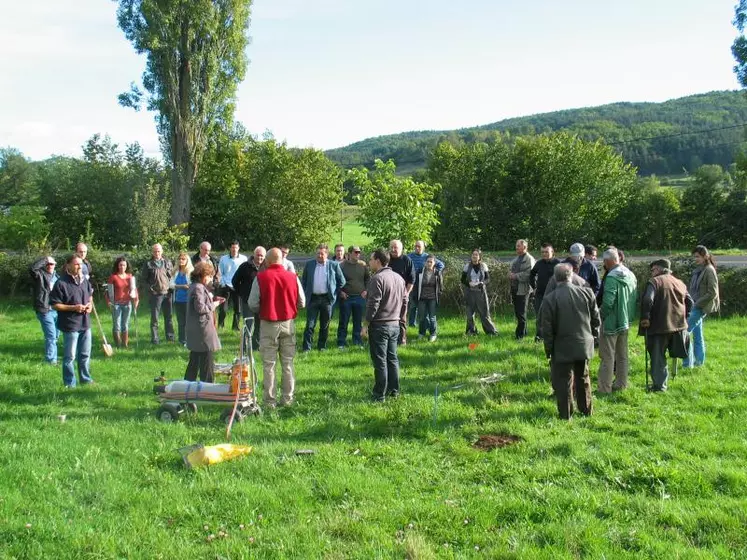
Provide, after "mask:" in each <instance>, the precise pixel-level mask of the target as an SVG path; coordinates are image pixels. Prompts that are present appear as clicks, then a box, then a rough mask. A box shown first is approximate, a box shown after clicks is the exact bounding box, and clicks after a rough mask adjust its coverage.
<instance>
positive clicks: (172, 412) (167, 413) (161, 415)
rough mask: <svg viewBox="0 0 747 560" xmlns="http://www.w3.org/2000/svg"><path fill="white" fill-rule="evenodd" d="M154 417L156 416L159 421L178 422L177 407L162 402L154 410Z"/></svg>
mask: <svg viewBox="0 0 747 560" xmlns="http://www.w3.org/2000/svg"><path fill="white" fill-rule="evenodd" d="M156 418H158V419H159V420H160V421H161V422H167V423H168V422H178V421H179V408H178V407H177V406H176V405H173V404H163V405H161V407H160V408H159V409H158V410H157V411H156Z"/></svg>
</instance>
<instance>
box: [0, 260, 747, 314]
mask: <svg viewBox="0 0 747 560" xmlns="http://www.w3.org/2000/svg"><path fill="white" fill-rule="evenodd" d="M122 254H124V255H125V256H126V257H127V258H128V260H129V261H130V264H131V265H132V267H133V269H134V271H135V273H136V274H137V273H139V271H140V269H141V267H142V265H143V264H144V263H145V262H147V261H148V260H149V259H150V253H140V254H128V253H122V252H116V251H93V252H90V253H89V254H88V258H89V260H90V261H91V265H92V266H93V270H94V273H95V274H94V277H95V279H96V283H97V284H103V283H104V282H105V281H106V279H107V278H108V277H109V275H110V274H111V270H112V266H113V264H114V259H115V258H116V257H118V256H120V255H122ZM68 255H69V253H68V254H64V255H63V254H55V255H54V257H55V259H57V262H58V265H57V268H58V269H60V270H61V269H62V265H63V263H64V262H65V259H66V258H67V256H68ZM169 257H170V258H172V259H174V260H175V255H169ZM38 258H39V255H29V254H7V253H2V252H0V296H3V297H12V296H25V295H28V296H29V301H30V297H31V296H30V294H31V278H30V276H29V274H28V269H29V267H30V266H31V264H32V263H33V262H34V261H35V260H36V259H38ZM439 258H441V260H442V261H444V263H445V264H446V269H445V272H444V285H445V288H444V293H443V294H442V298H441V307H442V308H443V309H449V310H451V311H459V312H463V311H464V291H463V289H462V285H461V283H460V277H461V273H462V269H463V268H464V264H465V263H466V262H467V260H466V255H465V256H464V257H459V256H446V257H441V256H439ZM485 263H486V264H487V265H488V267H489V268H490V276H491V279H490V283H489V284H488V297H489V299H490V304H491V309H492V310H493V311H495V310H496V309H501V310H508V309H509V308H510V304H511V295H510V288H509V282H508V264H507V263H504V262H500V261H497V260H495V259H493V258H491V257H488V258H486V259H485ZM628 266H629V268H630V269H631V270H632V271H633V272H634V273H635V275H636V277H637V278H638V286H639V289H641V288H642V287H643V286H644V285H645V283H646V282H648V279H649V267H648V263H646V262H632V263H628ZM297 268H298V269H300V267H298V266H297ZM693 268H694V264H693V263H692V261H691V259H688V258H675V259H673V260H672V269H673V272H674V274H675V276H677V277H678V278H680V279H681V280H682V281H684V282H685V284H688V283H689V282H690V276H691V274H692V271H693ZM718 276H719V288H720V295H721V312H720V313H721V315H747V268H727V267H724V268H720V269H719V270H718Z"/></svg>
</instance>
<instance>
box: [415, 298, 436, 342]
mask: <svg viewBox="0 0 747 560" xmlns="http://www.w3.org/2000/svg"><path fill="white" fill-rule="evenodd" d="M417 309H418V315H420V330H419V334H420V335H421V336H423V335H425V331H429V332H430V333H431V335H434V334H436V331H437V330H438V324H437V323H436V300H435V299H421V300H420V301H419V302H418V305H417Z"/></svg>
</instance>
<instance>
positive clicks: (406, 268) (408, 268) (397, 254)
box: [389, 239, 415, 345]
mask: <svg viewBox="0 0 747 560" xmlns="http://www.w3.org/2000/svg"><path fill="white" fill-rule="evenodd" d="M402 250H403V249H402V242H401V241H400V240H399V239H392V240H391V241H390V242H389V268H391V269H392V270H393V271H394V272H396V273H397V274H399V275H400V276H401V277H402V280H404V281H405V287H406V289H407V297H408V300H409V297H410V292H411V291H412V287H413V286H414V285H415V267H414V266H413V264H412V260H411V259H410V257H408V256H407V255H405V254H404V253H403V252H402ZM407 305H408V301H407V300H406V301H405V310H404V315H403V316H402V318H401V319H400V324H399V338H398V339H397V343H398V344H403V345H404V344H407Z"/></svg>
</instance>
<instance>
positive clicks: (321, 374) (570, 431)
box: [0, 302, 747, 559]
mask: <svg viewBox="0 0 747 560" xmlns="http://www.w3.org/2000/svg"><path fill="white" fill-rule="evenodd" d="M105 323H106V324H109V321H108V320H107V321H105ZM335 326H336V322H334V321H333V323H332V328H331V331H332V332H334V328H335ZM440 326H441V333H440V335H439V339H438V341H437V342H436V343H433V344H430V343H427V342H418V341H414V342H413V343H412V344H410V345H408V346H407V347H404V348H402V349H401V351H400V358H401V363H402V369H403V371H402V390H403V395H402V397H401V398H400V399H399V400H396V401H389V402H387V403H385V404H383V405H374V404H371V403H369V402H368V395H369V393H370V390H371V386H372V381H373V379H372V377H373V376H372V369H371V366H370V364H369V359H368V356H367V353H366V352H364V351H362V350H353V349H350V350H345V351H340V350H337V349H331V350H329V351H327V352H325V353H318V352H312V353H311V354H310V355H306V356H302V355H299V356H298V357H297V360H296V372H297V398H298V403H297V406H296V407H294V408H291V409H288V410H281V411H280V412H279V413H271V414H264V415H263V416H261V417H257V418H249V419H247V420H246V421H245V422H244V423H242V424H240V425H236V426H235V427H234V431H233V442H234V443H238V444H248V445H252V446H254V451H253V453H252V454H250V455H249V456H248V457H244V458H240V459H237V460H234V461H231V462H226V463H223V464H220V465H216V466H213V467H211V468H206V469H200V470H194V471H188V470H186V469H185V468H184V467H183V466H182V463H181V459H180V457H179V455H178V454H177V452H176V449H177V448H179V447H182V446H184V445H188V444H192V443H196V442H201V443H205V444H215V443H221V442H224V441H225V439H224V427H223V426H222V425H220V423H219V419H218V416H219V413H220V410H219V409H218V408H216V407H213V408H209V407H203V408H201V409H200V411H199V412H198V414H197V415H195V416H188V417H186V418H184V420H183V421H182V422H179V423H177V424H172V425H169V424H162V423H160V422H158V421H157V420H156V418H155V416H154V411H155V410H156V408H157V403H156V400H155V398H154V396H153V394H152V392H151V387H152V379H153V377H154V376H156V375H158V374H159V372H161V371H164V372H165V374H166V375H167V376H168V377H170V378H179V377H181V375H182V374H183V371H184V367H185V365H186V358H187V353H186V351H184V350H182V349H180V348H177V347H175V346H173V345H167V344H163V345H161V346H159V347H151V346H150V345H149V344H147V343H146V344H143V343H142V341H141V343H140V348H139V350H135V349H133V350H130V351H119V352H117V354H116V355H115V357H114V358H113V359H109V360H106V359H104V358H103V357H102V355H101V352H100V350H99V347H100V344H99V343H95V344H94V346H95V348H96V353H95V355H94V359H93V360H92V373H93V375H94V377H95V379H96V381H97V383H96V384H95V385H93V386H88V387H82V388H79V389H76V390H73V391H69V390H68V391H66V390H63V388H62V384H61V373H60V369H59V368H57V367H51V366H45V365H42V364H41V363H40V362H41V352H42V343H41V334H40V329H39V326H38V323H37V321H36V319H35V317H34V315H33V313H32V311H31V310H30V309H29V308H28V307H27V306H20V305H17V304H13V303H8V302H4V303H2V304H0V355H2V361H1V362H0V472H1V473H2V476H0V557H2V558H34V559H37V558H76V559H78V558H169V559H170V558H304V559H305V558H362V559H364V558H365V559H369V558H402V557H407V558H436V557H439V558H479V557H485V558H548V559H549V558H552V559H556V558H639V557H654V558H743V557H745V554H747V530H746V529H747V441H746V439H747V428H745V426H747V382H746V381H745V376H747V367H746V366H745V365H744V351H745V343H744V340H745V333H747V319H745V318H733V319H728V320H726V319H724V320H715V319H714V320H708V321H707V323H706V327H705V330H706V338H707V342H708V352H709V356H708V362H707V365H706V366H705V367H703V368H701V369H698V370H696V371H683V370H680V373H679V375H678V377H677V379H676V380H674V381H672V382H671V389H670V391H669V392H668V393H666V394H647V393H645V392H644V391H643V389H642V388H643V385H644V373H643V353H642V342H641V340H640V339H633V338H632V337H631V348H630V353H631V384H632V386H631V388H630V389H629V390H627V391H625V392H622V393H616V394H614V395H613V396H610V397H607V398H595V403H594V404H595V414H594V416H592V417H590V418H583V417H577V418H574V419H573V420H572V421H570V422H565V421H561V420H560V419H558V418H557V417H556V410H555V405H554V402H553V401H551V400H549V399H548V398H547V395H548V393H549V387H548V383H547V371H546V368H545V366H544V360H543V359H542V354H541V350H540V348H539V347H538V346H536V345H534V344H533V343H532V342H530V341H526V342H522V343H517V342H515V341H513V340H512V337H511V336H510V333H511V332H512V331H513V325H512V322H511V319H510V318H509V317H507V316H501V317H499V318H498V327H499V332H500V336H499V337H496V338H495V339H491V340H488V339H486V338H485V337H479V338H477V339H475V340H476V341H477V342H478V343H479V346H478V347H477V348H476V349H474V351H470V350H469V349H468V343H469V342H470V340H468V339H466V338H465V337H464V336H463V335H462V332H463V328H464V322H463V319H461V318H459V317H452V318H447V319H443V318H442V320H441V321H440ZM301 327H302V323H301V322H300V320H299V331H298V332H299V337H300V335H301ZM105 328H108V327H107V326H105ZM138 329H139V331H140V334H141V336H142V335H143V333H146V332H147V317H146V313H145V312H144V310H143V311H141V313H140V322H139V324H138ZM221 336H222V338H223V341H224V347H225V349H224V350H222V351H221V352H220V355H219V361H227V360H229V359H231V358H232V357H233V355H234V348H235V346H236V342H237V337H236V335H234V334H233V333H229V332H222V333H221ZM144 340H145V338H144ZM333 340H334V339H333ZM597 365H598V363H597V360H596V359H595V360H594V362H593V363H592V371H593V372H596V368H597ZM493 372H497V373H501V374H504V375H505V376H506V378H505V379H504V380H503V381H501V382H499V383H496V384H493V385H487V386H480V385H479V384H477V383H475V382H474V380H475V379H476V378H478V377H482V376H486V375H489V374H492V373H493ZM593 377H595V375H594V376H593ZM460 384H464V386H463V387H461V388H457V389H447V388H449V387H453V386H455V385H460ZM436 385H439V386H440V387H441V389H442V391H443V394H442V396H441V397H440V399H439V405H438V414H437V418H436V422H435V423H434V422H433V413H434V390H435V387H436ZM59 414H66V415H67V421H66V422H64V423H61V422H59V421H58V418H57V416H58V415H59ZM490 433H510V434H516V435H519V436H521V437H522V438H523V441H522V442H521V443H519V444H517V445H513V446H511V447H507V448H503V449H497V450H494V451H490V452H484V451H479V450H476V449H474V448H473V447H472V443H473V442H474V441H475V440H476V438H477V437H478V436H479V435H480V434H490ZM297 449H313V450H314V451H315V455H313V456H305V457H304V456H297V455H296V454H295V451H296V450H297ZM27 524H29V526H28V527H27ZM240 525H243V526H244V529H243V530H242V529H241V528H240ZM205 527H207V528H205ZM221 530H224V531H225V532H227V533H228V536H226V537H224V538H220V537H219V538H216V539H214V540H212V541H210V540H209V539H208V536H209V535H210V534H215V535H218V534H219V531H221Z"/></svg>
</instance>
